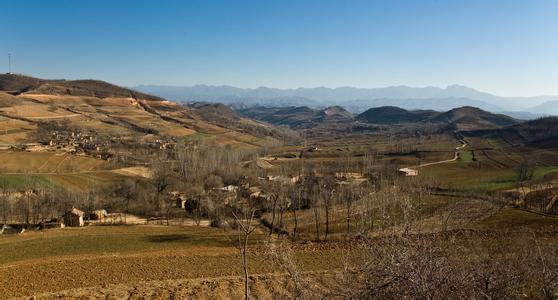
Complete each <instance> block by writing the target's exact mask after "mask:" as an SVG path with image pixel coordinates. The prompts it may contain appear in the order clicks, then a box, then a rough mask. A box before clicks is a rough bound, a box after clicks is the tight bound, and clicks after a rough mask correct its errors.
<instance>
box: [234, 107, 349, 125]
mask: <svg viewBox="0 0 558 300" xmlns="http://www.w3.org/2000/svg"><path fill="white" fill-rule="evenodd" d="M238 111H239V113H241V114H242V115H245V116H247V117H249V118H253V119H256V120H260V121H264V122H267V123H270V124H274V125H281V126H288V127H290V128H293V129H309V128H313V127H316V126H318V125H322V124H335V123H350V122H352V121H353V115H352V114H351V113H350V112H348V111H346V110H345V109H344V108H342V107H340V106H333V107H328V108H325V109H312V108H309V107H307V106H290V107H263V106H255V107H250V108H245V109H239V110H238Z"/></svg>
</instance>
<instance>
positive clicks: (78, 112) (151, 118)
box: [0, 74, 278, 147]
mask: <svg viewBox="0 0 558 300" xmlns="http://www.w3.org/2000/svg"><path fill="white" fill-rule="evenodd" d="M209 107H211V110H213V111H214V110H216V109H217V110H218V112H217V113H214V115H215V116H219V118H215V117H211V116H210V113H209V112H208V111H209V110H208V108H209ZM223 109H225V110H226V111H225V113H223ZM0 118H1V119H0V129H2V130H3V131H4V133H5V134H4V135H2V136H1V137H0V144H11V145H14V144H17V143H35V142H39V140H38V138H37V135H36V132H37V129H38V128H39V127H40V125H41V124H42V123H45V122H62V121H64V122H66V123H68V125H70V126H74V127H76V126H77V127H80V128H83V130H84V131H88V132H94V133H95V134H99V135H104V136H107V137H108V136H111V137H120V138H122V137H134V136H141V138H142V139H146V140H149V141H156V140H168V139H169V138H183V137H188V136H193V135H196V136H198V137H204V139H214V140H215V141H218V143H224V144H228V143H233V144H239V145H245V146H250V147H254V146H259V145H260V144H261V143H266V141H271V140H273V138H272V137H273V136H277V135H278V133H277V132H275V131H273V128H271V127H270V126H268V125H264V124H259V123H256V122H253V121H252V120H248V119H246V118H243V117H241V116H240V115H238V114H236V113H234V112H233V111H231V110H230V109H228V108H225V107H223V106H219V105H212V106H200V105H191V106H185V105H181V104H177V103H175V102H171V101H167V100H165V99H163V98H160V97H157V96H152V95H149V94H144V93H141V92H137V91H134V90H131V89H128V88H123V87H119V86H117V85H114V84H111V83H107V82H104V81H100V80H45V79H40V78H34V77H30V76H25V75H17V74H2V75H0Z"/></svg>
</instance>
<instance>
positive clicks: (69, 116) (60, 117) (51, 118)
mask: <svg viewBox="0 0 558 300" xmlns="http://www.w3.org/2000/svg"><path fill="white" fill-rule="evenodd" d="M79 116H81V115H80V114H71V115H63V116H49V117H27V119H31V120H53V119H64V118H74V117H79Z"/></svg>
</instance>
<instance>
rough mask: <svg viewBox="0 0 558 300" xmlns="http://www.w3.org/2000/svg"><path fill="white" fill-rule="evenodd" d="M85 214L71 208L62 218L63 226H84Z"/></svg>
mask: <svg viewBox="0 0 558 300" xmlns="http://www.w3.org/2000/svg"><path fill="white" fill-rule="evenodd" d="M84 216H85V213H84V212H83V211H81V210H79V209H77V208H75V207H74V208H72V210H70V211H68V212H66V213H65V214H64V216H63V219H64V225H66V226H69V227H82V226H83V225H85V222H84V220H83V217H84Z"/></svg>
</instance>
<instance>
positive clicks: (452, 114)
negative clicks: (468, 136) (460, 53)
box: [238, 106, 520, 130]
mask: <svg viewBox="0 0 558 300" xmlns="http://www.w3.org/2000/svg"><path fill="white" fill-rule="evenodd" d="M238 112H239V113H240V114H242V115H245V116H247V117H249V118H253V119H256V120H260V121H264V122H267V123H271V124H274V125H282V126H289V127H291V128H293V129H311V128H315V127H318V126H321V127H325V128H328V129H332V130H333V129H336V128H337V129H339V128H348V127H350V126H351V125H358V126H361V125H365V124H370V125H398V124H399V125H405V124H408V125H410V124H415V125H424V124H435V125H439V126H444V127H448V129H451V130H456V129H457V130H477V129H493V128H500V127H505V126H509V125H513V124H518V123H519V122H520V121H519V120H516V119H514V118H512V117H509V116H506V115H502V114H493V113H490V112H487V111H484V110H482V109H479V108H476V107H470V106H465V107H459V108H455V109H452V110H449V111H447V112H437V111H433V110H406V109H403V108H400V107H395V106H381V107H373V108H370V109H368V110H366V111H365V112H363V113H361V114H359V115H357V116H353V114H351V113H350V112H348V111H347V110H345V109H344V108H342V107H340V106H333V107H328V108H325V109H313V108H310V107H307V106H291V107H264V106H255V107H250V108H242V109H238ZM347 126H348V127H347ZM322 129H324V128H322Z"/></svg>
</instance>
